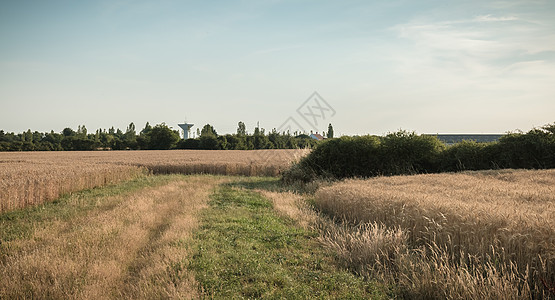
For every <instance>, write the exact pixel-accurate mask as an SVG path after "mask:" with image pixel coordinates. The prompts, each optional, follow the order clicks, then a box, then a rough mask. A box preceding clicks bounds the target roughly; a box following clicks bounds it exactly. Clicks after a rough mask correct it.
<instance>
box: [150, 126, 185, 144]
mask: <svg viewBox="0 0 555 300" xmlns="http://www.w3.org/2000/svg"><path fill="white" fill-rule="evenodd" d="M148 136H149V137H150V143H149V144H150V147H149V148H150V149H157V150H168V149H171V148H174V147H175V146H176V145H177V142H179V140H180V138H179V134H178V133H177V132H175V131H173V130H171V128H169V127H168V126H167V125H166V124H164V123H162V124H158V125H156V126H154V128H152V130H151V131H150V132H149V133H148Z"/></svg>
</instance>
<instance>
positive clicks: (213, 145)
mask: <svg viewBox="0 0 555 300" xmlns="http://www.w3.org/2000/svg"><path fill="white" fill-rule="evenodd" d="M199 149H202V150H219V149H220V143H219V142H218V138H217V137H216V136H215V135H211V134H204V135H202V134H201V136H200V138H199Z"/></svg>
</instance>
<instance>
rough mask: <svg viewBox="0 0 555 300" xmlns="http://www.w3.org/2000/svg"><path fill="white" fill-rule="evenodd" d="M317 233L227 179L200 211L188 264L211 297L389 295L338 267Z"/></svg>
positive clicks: (293, 297) (324, 297)
mask: <svg viewBox="0 0 555 300" xmlns="http://www.w3.org/2000/svg"><path fill="white" fill-rule="evenodd" d="M315 236H316V233H314V232H309V231H306V230H304V229H302V228H300V227H298V226H296V225H295V224H294V223H293V221H291V220H289V219H285V218H281V217H279V216H277V215H276V214H275V212H274V210H273V208H272V204H271V202H270V201H268V200H267V199H265V198H264V197H262V196H261V195H260V194H258V193H256V192H253V191H248V190H243V189H237V188H232V187H231V186H229V185H224V186H221V187H220V188H219V189H218V190H217V191H216V192H215V193H214V194H213V195H212V200H211V202H210V208H208V209H206V210H205V211H204V212H203V214H202V217H201V227H200V228H199V230H198V231H197V233H196V235H195V241H194V243H195V244H194V246H193V249H194V255H193V257H192V259H191V260H190V266H189V267H190V268H191V269H192V270H193V271H194V272H195V274H196V275H195V276H196V279H197V281H198V282H199V283H200V284H201V286H202V289H203V291H204V293H205V296H206V297H210V298H219V299H240V298H265V299H278V298H279V299H283V298H288V299H309V298H310V299H314V298H320V299H327V298H337V299H362V298H364V299H368V298H378V299H379V298H385V295H384V294H383V293H381V291H380V290H379V289H378V288H376V287H375V286H374V284H373V283H370V282H368V281H365V280H364V279H363V278H361V277H357V276H355V275H353V274H352V273H350V272H348V271H346V270H342V269H340V268H338V267H337V266H336V264H335V263H334V258H333V256H332V255H330V253H328V252H326V251H325V250H323V249H322V248H321V247H320V245H319V244H318V243H317V241H316V240H315V239H314V237H315Z"/></svg>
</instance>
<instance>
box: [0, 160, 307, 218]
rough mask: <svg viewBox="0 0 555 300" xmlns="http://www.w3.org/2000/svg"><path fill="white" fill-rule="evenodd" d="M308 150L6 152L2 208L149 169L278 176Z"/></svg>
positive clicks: (0, 170)
mask: <svg viewBox="0 0 555 300" xmlns="http://www.w3.org/2000/svg"><path fill="white" fill-rule="evenodd" d="M307 153H308V150H253V151H242V150H226V151H214V150H207V151H204V150H175V151H106V152H100V151H97V152H19V153H18V152H1V153H0V179H1V180H0V212H2V211H8V210H12V209H16V208H22V207H26V206H29V205H35V204H38V203H43V202H45V201H50V200H54V199H56V198H58V197H59V196H60V195H63V194H66V193H71V192H75V191H79V190H83V189H90V188H94V187H98V186H103V185H107V184H114V183H118V182H122V181H124V180H129V179H132V178H135V177H137V176H141V175H142V174H144V173H154V174H168V173H179V174H218V175H242V176H278V175H279V174H280V173H281V172H282V171H283V170H285V169H287V168H289V166H290V164H291V163H292V162H293V161H296V160H298V159H300V158H301V157H302V156H304V155H306V154H307Z"/></svg>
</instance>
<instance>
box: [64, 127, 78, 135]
mask: <svg viewBox="0 0 555 300" xmlns="http://www.w3.org/2000/svg"><path fill="white" fill-rule="evenodd" d="M62 134H63V135H64V136H66V137H67V136H74V135H75V131H73V129H71V128H69V127H68V128H64V130H62Z"/></svg>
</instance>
